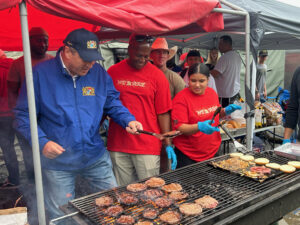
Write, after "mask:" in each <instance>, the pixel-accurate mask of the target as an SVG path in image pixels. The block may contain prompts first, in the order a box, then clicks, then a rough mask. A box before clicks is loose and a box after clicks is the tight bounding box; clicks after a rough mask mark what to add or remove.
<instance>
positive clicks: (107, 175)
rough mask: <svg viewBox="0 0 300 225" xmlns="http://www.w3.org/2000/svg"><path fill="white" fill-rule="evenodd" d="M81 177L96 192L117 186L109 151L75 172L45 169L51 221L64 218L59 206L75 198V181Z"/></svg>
mask: <svg viewBox="0 0 300 225" xmlns="http://www.w3.org/2000/svg"><path fill="white" fill-rule="evenodd" d="M78 175H80V176H81V177H82V178H84V179H85V180H87V182H88V184H87V185H89V186H90V187H92V189H93V191H94V192H99V191H103V190H107V189H111V188H113V187H116V186H117V182H116V178H115V176H114V174H113V171H112V163H111V159H110V156H109V153H108V151H105V152H104V154H103V156H102V157H101V158H100V159H99V160H98V161H97V162H95V163H94V164H93V165H91V166H89V167H86V168H83V169H79V170H73V171H57V170H45V169H43V179H44V197H45V208H46V210H47V213H48V217H49V219H50V220H51V219H55V218H57V217H60V216H63V215H64V213H63V212H62V211H61V210H60V209H59V206H62V205H65V204H67V203H68V201H70V200H72V199H74V198H75V179H76V176H78Z"/></svg>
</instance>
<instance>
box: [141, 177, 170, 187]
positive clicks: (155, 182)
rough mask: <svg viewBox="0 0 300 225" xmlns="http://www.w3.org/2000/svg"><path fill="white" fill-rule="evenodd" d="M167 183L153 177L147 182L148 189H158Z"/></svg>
mask: <svg viewBox="0 0 300 225" xmlns="http://www.w3.org/2000/svg"><path fill="white" fill-rule="evenodd" d="M165 183H166V182H165V181H164V180H163V179H162V178H160V177H151V178H150V179H149V180H147V181H146V182H145V184H146V185H147V186H148V187H152V188H157V187H161V186H163V185H165Z"/></svg>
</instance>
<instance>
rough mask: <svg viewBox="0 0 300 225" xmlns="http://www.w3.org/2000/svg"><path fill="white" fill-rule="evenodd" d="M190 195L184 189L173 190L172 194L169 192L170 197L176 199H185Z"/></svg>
mask: <svg viewBox="0 0 300 225" xmlns="http://www.w3.org/2000/svg"><path fill="white" fill-rule="evenodd" d="M188 196H189V194H188V193H186V192H182V191H173V192H171V194H169V198H170V199H173V200H175V201H178V200H182V199H185V198H187V197H188Z"/></svg>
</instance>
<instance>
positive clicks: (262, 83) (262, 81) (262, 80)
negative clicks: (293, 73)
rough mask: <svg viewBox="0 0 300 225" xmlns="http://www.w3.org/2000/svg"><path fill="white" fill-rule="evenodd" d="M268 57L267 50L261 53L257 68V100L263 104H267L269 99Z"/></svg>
mask: <svg viewBox="0 0 300 225" xmlns="http://www.w3.org/2000/svg"><path fill="white" fill-rule="evenodd" d="M267 57H268V51H267V50H261V51H259V55H258V63H257V66H256V89H255V90H256V100H259V101H261V102H265V101H266V99H267V85H266V77H267V70H268V67H267V65H266V64H265V61H266V60H267Z"/></svg>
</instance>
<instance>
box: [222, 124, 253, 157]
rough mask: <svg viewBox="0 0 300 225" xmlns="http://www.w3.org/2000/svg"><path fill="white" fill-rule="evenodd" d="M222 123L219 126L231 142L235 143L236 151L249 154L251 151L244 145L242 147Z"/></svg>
mask: <svg viewBox="0 0 300 225" xmlns="http://www.w3.org/2000/svg"><path fill="white" fill-rule="evenodd" d="M222 122H223V121H222ZM222 122H221V123H220V124H219V126H220V127H221V128H222V129H223V130H224V132H225V133H226V134H227V135H228V137H229V138H230V140H231V141H232V142H233V145H234V147H235V149H236V150H237V151H239V152H242V153H248V152H249V150H248V149H247V148H246V147H245V146H244V145H242V144H241V143H239V142H238V141H237V140H235V138H234V137H233V136H232V135H231V133H230V131H229V130H228V129H227V128H226V127H225V126H223V124H222Z"/></svg>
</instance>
